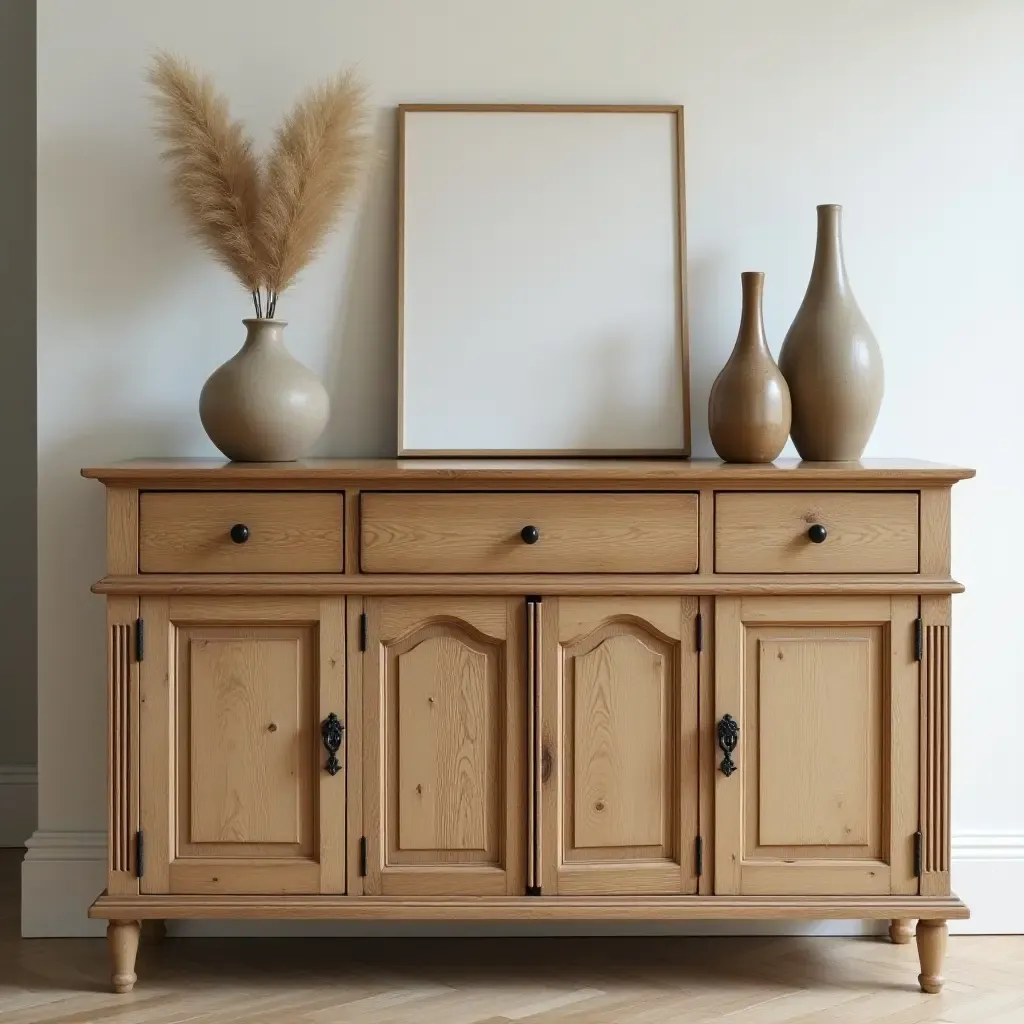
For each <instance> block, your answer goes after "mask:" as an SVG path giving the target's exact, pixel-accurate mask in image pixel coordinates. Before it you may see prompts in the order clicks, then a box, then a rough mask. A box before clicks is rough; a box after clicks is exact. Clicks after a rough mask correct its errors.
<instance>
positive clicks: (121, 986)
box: [107, 921, 140, 995]
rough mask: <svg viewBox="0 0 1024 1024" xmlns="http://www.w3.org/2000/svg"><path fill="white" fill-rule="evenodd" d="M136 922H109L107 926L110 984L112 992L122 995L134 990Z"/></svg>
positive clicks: (137, 944) (136, 944) (137, 946)
mask: <svg viewBox="0 0 1024 1024" xmlns="http://www.w3.org/2000/svg"><path fill="white" fill-rule="evenodd" d="M139 932H140V926H139V922H138V921H111V922H110V923H109V924H108V925H107V945H108V946H109V948H110V965H111V973H110V984H111V987H112V988H113V990H114V992H116V993H117V994H118V995H123V994H124V993H126V992H131V990H132V989H133V988H135V982H136V981H137V980H138V978H137V977H136V974H135V957H136V954H137V953H138V951H139Z"/></svg>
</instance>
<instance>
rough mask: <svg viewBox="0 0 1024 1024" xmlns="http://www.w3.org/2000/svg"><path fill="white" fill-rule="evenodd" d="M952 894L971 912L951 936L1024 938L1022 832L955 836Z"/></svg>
mask: <svg viewBox="0 0 1024 1024" xmlns="http://www.w3.org/2000/svg"><path fill="white" fill-rule="evenodd" d="M953 891H954V892H955V893H956V894H957V896H959V897H960V899H962V900H963V901H964V903H966V904H967V906H968V907H970V908H971V918H970V920H969V921H951V922H950V924H949V930H950V931H951V932H952V933H953V934H955V935H1021V934H1024V832H973V833H964V834H962V835H959V836H954V837H953Z"/></svg>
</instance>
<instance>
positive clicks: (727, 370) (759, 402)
mask: <svg viewBox="0 0 1024 1024" xmlns="http://www.w3.org/2000/svg"><path fill="white" fill-rule="evenodd" d="M742 282H743V312H742V314H741V316H740V329H739V334H738V335H737V336H736V345H735V347H734V348H733V350H732V355H730V356H729V361H728V362H727V363H726V364H725V366H724V367H723V368H722V372H721V373H720V374H719V375H718V376H717V377H716V378H715V383H714V384H713V385H712V387H711V397H710V399H709V400H708V429H709V431H710V433H711V443H712V444H713V445H714V446H715V451H716V452H718V454H719V456H720V457H721V458H722V459H724V460H725V461H726V462H773V461H774V460H775V459H777V458H778V457H779V453H780V452H781V451H782V449H783V448H784V447H785V444H786V438H787V437H788V436H789V422H790V402H789V388H788V387H787V385H786V380H785V378H784V377H783V376H782V373H781V372H780V371H779V368H778V367H777V366H776V365H775V360H774V359H772V354H771V352H769V351H768V343H767V342H766V341H765V337H764V321H763V319H762V316H761V298H762V294H763V292H764V274H755V273H747V274H743V275H742Z"/></svg>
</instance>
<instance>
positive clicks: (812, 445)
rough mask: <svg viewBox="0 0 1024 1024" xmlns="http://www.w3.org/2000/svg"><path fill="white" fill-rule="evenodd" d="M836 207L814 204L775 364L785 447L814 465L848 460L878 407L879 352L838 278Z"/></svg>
mask: <svg viewBox="0 0 1024 1024" xmlns="http://www.w3.org/2000/svg"><path fill="white" fill-rule="evenodd" d="M842 210H843V208H842V207H841V206H819V207H818V242H817V246H816V248H815V251H814V267H813V269H812V270H811V280H810V283H809V284H808V285H807V293H806V294H805V295H804V301H803V303H802V304H801V306H800V310H799V311H798V312H797V314H796V319H795V320H794V321H793V326H792V327H790V329H789V333H788V334H787V335H786V339H785V341H783V343H782V351H781V352H780V353H779V368H780V369H781V370H782V372H783V374H784V375H785V378H786V381H787V382H788V383H789V393H790V395H791V396H792V399H793V427H792V435H793V444H795V445H796V450H797V451H798V452H799V453H800V457H801V458H803V459H807V460H810V461H814V462H855V461H856V460H857V459H859V458H860V457H861V455H863V454H864V448H865V446H866V445H867V443H868V438H869V437H871V431H872V430H874V428H875V421H876V420H877V419H878V411H879V409H881V407H882V392H883V391H884V389H885V378H884V373H883V370H882V353H881V350H880V349H879V347H878V342H877V341H875V336H874V335H873V334H872V333H871V328H870V327H869V326H868V324H867V321H866V320H865V319H864V316H863V314H862V313H861V311H860V308H859V307H858V305H857V302H856V300H855V299H854V297H853V292H852V291H851V290H850V282H849V280H848V279H847V276H846V262H845V261H844V259H843V239H842V222H841V217H842Z"/></svg>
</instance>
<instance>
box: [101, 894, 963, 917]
mask: <svg viewBox="0 0 1024 1024" xmlns="http://www.w3.org/2000/svg"><path fill="white" fill-rule="evenodd" d="M128 914H134V915H135V916H136V917H137V918H162V919H165V920H169V921H170V920H181V919H188V920H197V921H199V920H215V919H218V918H227V919H236V918H237V919H238V920H246V919H249V920H251V919H256V920H262V919H265V920H278V919H298V920H309V921H317V920H320V921H343V920H364V921H365V920H373V919H380V920H385V921H386V920H391V921H396V920H397V921H444V920H453V921H490V920H494V921H517V920H521V921H552V920H565V921H637V920H650V921H724V920H736V919H742V920H750V921H764V920H772V919H778V918H789V919H793V920H812V921H828V920H862V921H887V920H890V919H891V918H894V917H908V918H913V919H915V920H933V919H937V920H966V919H967V918H968V917H969V916H970V913H969V911H968V910H967V907H966V906H964V904H963V903H962V902H961V901H960V900H958V899H957V898H956V897H955V896H932V897H925V896H915V897H909V896H902V897H901V896H778V897H769V896H725V897H723V896H650V895H644V894H635V895H630V896H533V897H525V896H440V897H414V896H410V895H405V896H403V897H402V898H399V899H396V898H387V897H383V896H367V897H363V898H359V899H353V898H351V897H348V896H317V897H312V896H222V895H211V896H203V897H201V898H200V897H197V896H180V895H179V896H149V895H142V896H106V895H104V896H100V897H99V898H98V899H97V900H96V901H95V903H93V905H92V906H91V907H90V908H89V916H90V917H92V918H100V919H110V918H123V917H125V916H127V915H128Z"/></svg>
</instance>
